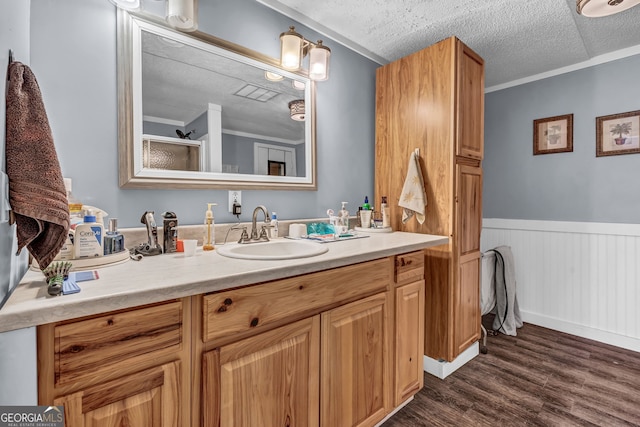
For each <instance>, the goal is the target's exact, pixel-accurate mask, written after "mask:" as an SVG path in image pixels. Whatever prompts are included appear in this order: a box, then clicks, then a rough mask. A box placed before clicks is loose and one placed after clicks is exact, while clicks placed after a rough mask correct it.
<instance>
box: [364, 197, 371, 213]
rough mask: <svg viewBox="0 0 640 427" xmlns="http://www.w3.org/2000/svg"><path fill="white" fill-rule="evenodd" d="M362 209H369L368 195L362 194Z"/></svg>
mask: <svg viewBox="0 0 640 427" xmlns="http://www.w3.org/2000/svg"><path fill="white" fill-rule="evenodd" d="M362 210H365V211H369V210H371V205H370V204H369V197H368V196H364V203H363V204H362Z"/></svg>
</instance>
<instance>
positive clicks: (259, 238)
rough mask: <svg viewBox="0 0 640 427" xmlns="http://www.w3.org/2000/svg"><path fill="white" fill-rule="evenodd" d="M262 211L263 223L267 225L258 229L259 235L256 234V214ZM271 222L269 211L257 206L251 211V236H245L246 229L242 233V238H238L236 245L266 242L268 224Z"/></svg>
mask: <svg viewBox="0 0 640 427" xmlns="http://www.w3.org/2000/svg"><path fill="white" fill-rule="evenodd" d="M260 211H262V213H263V214H264V223H265V224H267V225H263V226H262V228H261V229H260V234H258V225H257V220H258V213H259V212H260ZM270 222H271V218H269V211H268V210H267V208H266V207H265V206H263V205H259V206H257V207H256V208H255V209H254V210H253V216H252V217H251V235H249V234H247V230H246V227H245V229H244V230H243V231H242V236H240V240H239V241H238V243H253V242H268V241H269V236H268V235H267V228H269V227H271V226H270V225H269V223H270Z"/></svg>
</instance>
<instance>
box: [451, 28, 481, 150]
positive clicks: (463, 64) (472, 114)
mask: <svg viewBox="0 0 640 427" xmlns="http://www.w3.org/2000/svg"><path fill="white" fill-rule="evenodd" d="M456 51H457V67H458V73H457V76H456V84H457V87H458V90H457V102H456V103H457V109H456V113H457V117H456V125H457V132H456V134H457V135H456V155H457V156H460V157H466V158H469V159H475V160H482V157H483V155H484V60H483V59H482V58H481V57H480V56H478V54H477V53H475V52H474V51H473V50H471V49H470V48H469V47H467V46H465V45H464V43H462V42H461V41H460V40H456Z"/></svg>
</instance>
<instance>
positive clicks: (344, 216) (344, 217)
mask: <svg viewBox="0 0 640 427" xmlns="http://www.w3.org/2000/svg"><path fill="white" fill-rule="evenodd" d="M341 203H342V208H340V212H338V217H339V218H340V221H341V222H342V224H341V225H342V226H343V227H345V228H344V230H345V231H346V230H349V211H348V210H347V208H346V206H345V205H346V204H347V203H348V202H341Z"/></svg>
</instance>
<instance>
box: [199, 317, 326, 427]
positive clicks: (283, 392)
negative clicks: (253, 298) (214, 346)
mask: <svg viewBox="0 0 640 427" xmlns="http://www.w3.org/2000/svg"><path fill="white" fill-rule="evenodd" d="M319 357H320V320H319V316H314V317H312V318H308V319H304V320H302V321H299V322H295V323H293V324H291V325H287V326H284V327H281V328H277V329H274V330H271V331H268V332H265V333H262V334H259V335H256V336H254V337H251V338H247V339H245V340H242V341H239V342H237V343H234V344H230V345H227V346H224V347H222V348H221V349H220V392H219V394H218V395H219V399H220V402H221V403H220V424H219V425H220V426H222V427H232V426H238V427H240V426H242V427H263V426H311V427H313V426H317V425H318V420H319V415H318V410H319V407H318V390H319V384H318V379H319V371H320V370H319ZM214 360H215V359H214ZM208 365H209V364H206V365H205V366H208ZM210 374H211V373H210V372H205V373H204V377H207V376H208V375H210ZM213 375H214V377H215V373H213ZM213 394H214V392H212V391H209V392H207V393H205V394H204V395H205V396H211V395H213ZM209 404H213V405H216V403H215V402H213V403H212V402H207V401H205V402H203V405H204V406H207V405H209ZM205 425H207V426H212V425H217V423H216V421H215V420H205Z"/></svg>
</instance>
